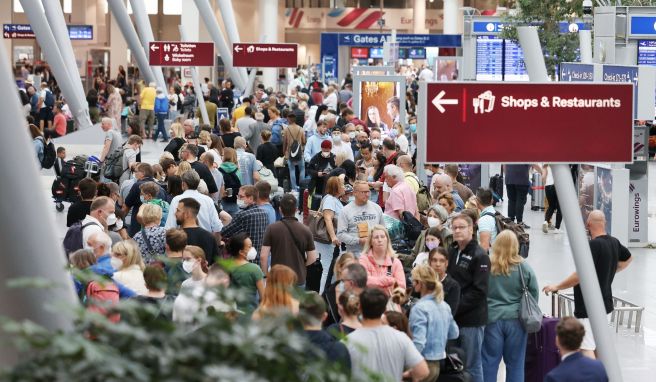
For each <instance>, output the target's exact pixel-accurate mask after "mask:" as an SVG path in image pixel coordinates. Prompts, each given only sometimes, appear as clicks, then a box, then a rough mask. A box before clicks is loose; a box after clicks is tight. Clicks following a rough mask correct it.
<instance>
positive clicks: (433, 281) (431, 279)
mask: <svg viewBox="0 0 656 382" xmlns="http://www.w3.org/2000/svg"><path fill="white" fill-rule="evenodd" d="M412 279H413V280H414V281H420V282H421V283H422V284H424V286H425V287H426V289H427V290H429V291H431V292H432V294H433V296H434V297H435V301H437V302H438V303H440V302H442V301H444V290H443V289H442V283H441V282H440V281H439V280H438V279H437V274H436V273H435V271H434V270H433V268H431V267H430V266H428V265H426V264H423V265H418V266H416V267H414V268H413V269H412Z"/></svg>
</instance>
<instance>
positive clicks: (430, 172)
mask: <svg viewBox="0 0 656 382" xmlns="http://www.w3.org/2000/svg"><path fill="white" fill-rule="evenodd" d="M425 173H426V176H433V171H431V170H426V171H425Z"/></svg>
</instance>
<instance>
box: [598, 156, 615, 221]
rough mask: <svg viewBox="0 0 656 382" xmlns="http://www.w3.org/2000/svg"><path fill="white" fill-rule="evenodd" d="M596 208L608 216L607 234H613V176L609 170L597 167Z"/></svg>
mask: <svg viewBox="0 0 656 382" xmlns="http://www.w3.org/2000/svg"><path fill="white" fill-rule="evenodd" d="M595 208H596V209H598V210H601V211H602V212H603V213H604V216H606V232H608V233H610V232H612V217H613V175H612V173H611V170H610V169H608V168H603V167H597V197H596V200H595Z"/></svg>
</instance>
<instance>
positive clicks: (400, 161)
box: [396, 155, 412, 172]
mask: <svg viewBox="0 0 656 382" xmlns="http://www.w3.org/2000/svg"><path fill="white" fill-rule="evenodd" d="M396 165H397V166H399V167H401V168H402V169H403V171H406V172H407V171H412V157H411V156H410V155H401V156H400V157H398V158H397V159H396Z"/></svg>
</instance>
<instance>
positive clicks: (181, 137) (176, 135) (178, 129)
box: [164, 122, 186, 162]
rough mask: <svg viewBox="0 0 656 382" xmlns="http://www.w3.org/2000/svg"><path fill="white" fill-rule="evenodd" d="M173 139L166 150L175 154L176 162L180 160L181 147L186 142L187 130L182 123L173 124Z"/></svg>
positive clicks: (171, 131)
mask: <svg viewBox="0 0 656 382" xmlns="http://www.w3.org/2000/svg"><path fill="white" fill-rule="evenodd" d="M169 132H170V133H171V141H170V142H169V144H168V145H166V147H165V148H164V151H168V152H170V153H171V154H172V155H173V160H175V161H176V162H178V161H180V149H181V148H182V145H184V144H185V142H186V141H185V132H184V127H182V124H180V123H178V122H175V123H172V124H171V129H170V131H169Z"/></svg>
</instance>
